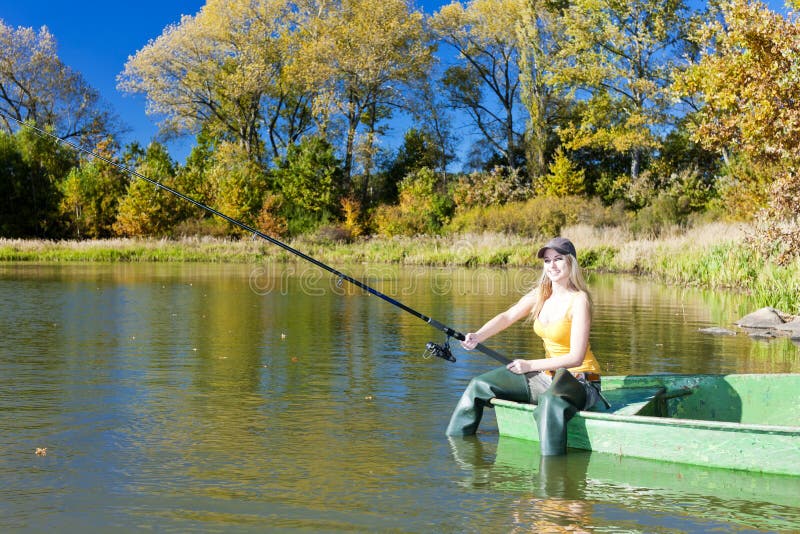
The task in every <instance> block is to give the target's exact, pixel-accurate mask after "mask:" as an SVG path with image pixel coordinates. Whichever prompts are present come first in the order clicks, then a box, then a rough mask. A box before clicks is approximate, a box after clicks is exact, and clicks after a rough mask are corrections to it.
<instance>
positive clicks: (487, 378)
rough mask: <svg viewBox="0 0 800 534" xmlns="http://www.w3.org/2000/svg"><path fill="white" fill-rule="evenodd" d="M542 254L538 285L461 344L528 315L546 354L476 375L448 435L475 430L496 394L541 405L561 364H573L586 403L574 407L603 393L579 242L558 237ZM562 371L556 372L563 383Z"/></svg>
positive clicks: (471, 344) (568, 366) (471, 343)
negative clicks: (592, 343) (591, 341)
mask: <svg viewBox="0 0 800 534" xmlns="http://www.w3.org/2000/svg"><path fill="white" fill-rule="evenodd" d="M537 256H538V257H539V258H540V259H542V260H544V272H543V273H542V277H541V280H540V281H539V284H538V286H537V287H536V288H534V289H533V290H532V291H530V292H529V293H528V294H527V295H525V296H523V297H522V298H521V299H520V300H519V301H518V302H517V303H516V304H514V305H513V306H511V307H510V308H509V309H508V310H506V311H504V312H503V313H501V314H499V315H497V316H496V317H494V318H492V319H491V320H489V321H488V322H487V323H486V324H484V325H483V326H482V327H481V328H480V330H478V331H477V332H470V333H469V334H467V335H466V336H464V341H462V342H461V345H462V346H463V347H464V348H465V349H467V350H472V349H474V348H475V347H476V346H477V345H478V343H483V342H484V341H486V340H487V339H489V338H490V337H492V336H493V335H495V334H497V333H498V332H502V331H503V330H505V329H506V328H508V327H509V326H511V325H512V324H514V323H516V322H517V321H519V320H520V319H523V318H529V319H531V320H533V330H534V332H536V333H537V334H538V335H539V336H540V337H541V338H542V340H543V341H544V348H545V353H546V358H542V359H537V360H514V361H512V362H511V363H509V364H508V365H507V366H505V367H500V368H498V369H495V370H493V371H489V372H488V373H484V374H482V375H480V376H477V377H475V378H473V379H472V381H470V383H469V386H467V389H466V390H465V391H464V394H463V395H462V396H461V400H460V401H459V403H458V405H457V406H456V409H455V411H454V412H453V415H452V417H451V418H450V424H449V425H448V427H447V435H448V436H467V435H471V434H474V433H475V431H476V430H477V428H478V424H479V423H480V420H481V416H482V415H483V408H484V406H486V405H487V404H488V402H489V401H490V400H491V399H492V398H495V397H496V398H501V399H507V400H513V401H517V402H530V403H533V404H539V400H540V397H544V396H545V393H546V392H547V390H548V388H550V386H551V384H552V383H553V376H554V374H555V371H556V370H557V369H563V368H566V369H568V371H569V372H570V373H571V374H572V376H574V377H575V378H576V379H577V381H578V383H579V384H580V387H578V388H577V393H578V395H573V398H579V399H580V400H579V401H578V402H580V403H581V404H582V405H581V406H574V409H577V410H584V409H588V408H591V407H592V406H593V405H594V403H595V402H596V401H597V400H598V398H599V397H600V392H599V383H600V372H601V371H600V365H599V364H598V363H597V360H596V359H595V357H594V354H592V351H591V349H590V348H589V327H590V325H591V308H592V303H591V299H590V297H589V293H588V291H587V289H586V282H585V281H584V279H583V275H582V274H581V270H580V266H579V265H578V259H577V253H576V252H575V246H574V245H573V244H572V242H571V241H570V240H569V239H565V238H563V237H556V238H553V239H551V240H550V242H548V243H547V244H546V245H545V246H544V247H542V248H541V249H539V253H538V254H537ZM562 374H563V373H559V375H556V376H558V377H559V378H558V379H557V380H559V382H560V381H561V380H560V377H561V376H562ZM573 382H574V381H573ZM584 395H585V400H584ZM573 405H574V403H573ZM568 417H571V415H570V416H568ZM540 430H541V428H540Z"/></svg>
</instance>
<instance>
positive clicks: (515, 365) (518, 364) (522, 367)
mask: <svg viewBox="0 0 800 534" xmlns="http://www.w3.org/2000/svg"><path fill="white" fill-rule="evenodd" d="M506 369H508V370H509V371H511V372H512V373H516V374H518V375H522V374H525V373H529V372H530V371H531V364H530V363H529V362H528V360H514V361H513V362H511V363H509V364H508V365H506Z"/></svg>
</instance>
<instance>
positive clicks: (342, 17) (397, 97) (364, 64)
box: [290, 0, 432, 190]
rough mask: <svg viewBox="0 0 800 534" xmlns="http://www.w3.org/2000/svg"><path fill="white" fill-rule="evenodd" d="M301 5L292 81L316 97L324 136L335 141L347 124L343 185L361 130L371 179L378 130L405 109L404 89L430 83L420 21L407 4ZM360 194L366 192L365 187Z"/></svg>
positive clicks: (362, 0) (347, 1) (388, 0)
mask: <svg viewBox="0 0 800 534" xmlns="http://www.w3.org/2000/svg"><path fill="white" fill-rule="evenodd" d="M298 4H300V5H301V6H302V9H301V12H302V13H303V14H304V18H303V19H302V20H300V21H299V26H300V27H299V31H298V36H297V37H298V41H297V42H296V46H297V48H296V49H295V50H294V51H293V54H292V64H291V70H290V72H291V77H292V79H294V80H299V81H302V83H303V84H304V86H305V87H306V90H307V91H311V90H312V89H313V90H316V94H315V99H314V110H315V115H316V116H317V120H318V121H319V123H320V127H319V131H320V133H321V134H322V135H323V136H325V137H329V138H330V137H331V136H332V134H333V133H334V132H333V131H332V130H333V129H334V127H335V126H336V123H338V122H340V123H342V125H343V132H344V143H343V144H344V158H343V159H344V172H345V177H346V180H349V179H350V177H351V176H352V174H353V169H354V167H355V163H356V161H355V156H356V148H357V143H358V141H359V139H358V135H359V132H361V126H362V125H363V127H364V131H363V140H362V144H361V146H362V148H361V153H362V154H363V155H364V157H363V158H362V160H361V167H362V170H363V171H364V173H365V174H366V175H367V176H369V174H370V173H371V172H372V169H373V167H374V165H375V161H374V154H375V143H376V142H377V138H378V136H379V135H380V134H381V131H380V124H381V123H382V122H383V121H386V120H387V119H389V118H390V117H391V116H392V114H393V112H394V110H395V109H396V108H398V107H401V106H403V104H404V96H403V89H404V87H407V86H408V84H411V83H413V82H414V81H416V80H419V79H422V78H424V77H425V76H427V74H428V71H429V67H430V65H431V61H432V47H431V44H430V40H429V39H428V37H427V35H426V32H425V29H424V26H423V17H422V14H421V13H419V12H417V11H412V10H411V9H410V7H409V4H408V3H406V2H405V1H404V0H384V1H381V2H374V1H372V0H335V1H332V2H323V1H316V0H309V1H307V2H298ZM362 186H363V187H364V189H365V190H366V189H367V188H368V187H369V182H368V180H365V181H364V182H363V183H362Z"/></svg>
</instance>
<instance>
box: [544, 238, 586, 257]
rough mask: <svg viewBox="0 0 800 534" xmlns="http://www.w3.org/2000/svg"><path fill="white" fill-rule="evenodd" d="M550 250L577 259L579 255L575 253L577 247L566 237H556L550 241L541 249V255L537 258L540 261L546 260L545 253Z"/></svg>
mask: <svg viewBox="0 0 800 534" xmlns="http://www.w3.org/2000/svg"><path fill="white" fill-rule="evenodd" d="M549 248H551V249H553V250H555V251H556V252H559V253H561V254H572V255H573V256H575V257H576V258H577V257H578V253H577V252H576V251H575V245H573V244H572V241H570V240H569V239H567V238H566V237H554V238H553V239H551V240H550V241H548V242H547V244H546V245H545V246H543V247H542V248H540V249H539V253H538V254H537V255H536V256H537V257H538V258H540V259H541V258H544V251H545V250H547V249H549Z"/></svg>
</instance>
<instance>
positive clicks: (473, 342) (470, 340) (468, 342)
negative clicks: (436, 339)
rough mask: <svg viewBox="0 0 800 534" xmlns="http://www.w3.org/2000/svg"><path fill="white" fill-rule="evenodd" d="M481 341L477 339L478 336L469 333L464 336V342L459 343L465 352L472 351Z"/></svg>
mask: <svg viewBox="0 0 800 534" xmlns="http://www.w3.org/2000/svg"><path fill="white" fill-rule="evenodd" d="M480 342H481V340H480V339H478V334H476V333H474V332H470V333H469V334H467V335H465V336H464V341H462V342H461V346H462V347H464V348H465V349H467V350H472V349H474V348H475V347H477V346H478V343H480Z"/></svg>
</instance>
